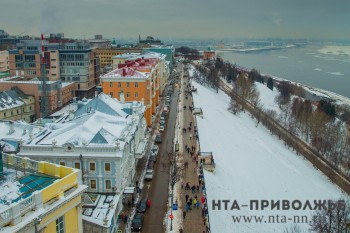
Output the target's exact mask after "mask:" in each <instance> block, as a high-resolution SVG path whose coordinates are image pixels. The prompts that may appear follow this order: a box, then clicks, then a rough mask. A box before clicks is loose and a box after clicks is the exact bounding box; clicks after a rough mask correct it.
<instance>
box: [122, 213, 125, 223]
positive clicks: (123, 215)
mask: <svg viewBox="0 0 350 233" xmlns="http://www.w3.org/2000/svg"><path fill="white" fill-rule="evenodd" d="M124 217H125V214H124V212H122V222H124Z"/></svg>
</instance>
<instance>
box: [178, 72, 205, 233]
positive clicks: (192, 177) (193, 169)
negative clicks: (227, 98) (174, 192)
mask: <svg viewBox="0 0 350 233" xmlns="http://www.w3.org/2000/svg"><path fill="white" fill-rule="evenodd" d="M183 84H184V85H182V88H181V101H182V106H181V108H182V109H181V111H182V117H183V118H182V122H181V123H182V124H181V125H180V131H181V132H180V133H181V134H182V142H181V143H183V144H182V146H181V147H180V148H181V149H182V150H181V152H180V153H182V155H183V158H182V161H183V162H184V166H185V169H184V171H183V180H182V181H181V186H182V188H181V192H180V198H181V206H180V209H181V211H185V213H186V216H185V218H184V219H183V232H184V233H187V232H190V233H197V232H198V233H203V232H207V229H206V223H205V222H204V220H203V217H202V216H206V214H205V212H207V211H205V209H203V207H204V206H205V205H204V203H205V201H206V199H205V196H204V195H203V192H202V188H203V184H204V182H202V181H199V174H200V173H199V166H200V163H199V161H198V159H197V155H198V151H199V149H198V144H197V140H196V133H195V130H194V129H195V119H194V116H193V114H192V111H191V110H190V109H189V106H192V107H193V102H192V96H191V95H190V94H187V99H186V97H185V96H186V95H185V90H186V88H187V85H188V78H184V79H183ZM184 106H186V109H185V108H184ZM190 125H191V126H190ZM185 129H186V131H185ZM186 148H188V149H186ZM187 164H188V165H187ZM186 184H188V185H187V186H188V187H187V188H186V187H185V186H186ZM191 188H192V189H193V188H194V191H192V190H191ZM186 195H188V200H187V202H186ZM195 199H196V200H195ZM191 200H192V201H191ZM204 200H205V201H204ZM190 201H191V202H190ZM196 201H198V202H199V203H200V204H199V205H198V207H196V206H195V205H194V203H195V202H196ZM187 203H188V204H190V203H191V204H190V208H189V209H188V206H187V207H186V204H187ZM188 204H187V205H188ZM186 209H188V210H187V211H186ZM184 215H185V214H184V212H183V216H184ZM204 219H206V217H204Z"/></svg>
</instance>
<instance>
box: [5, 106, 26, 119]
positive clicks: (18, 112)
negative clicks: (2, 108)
mask: <svg viewBox="0 0 350 233" xmlns="http://www.w3.org/2000/svg"><path fill="white" fill-rule="evenodd" d="M29 110H30V111H31V110H32V106H29ZM22 112H24V108H22ZM17 114H20V111H19V109H17ZM11 116H13V110H11ZM4 117H6V112H4Z"/></svg>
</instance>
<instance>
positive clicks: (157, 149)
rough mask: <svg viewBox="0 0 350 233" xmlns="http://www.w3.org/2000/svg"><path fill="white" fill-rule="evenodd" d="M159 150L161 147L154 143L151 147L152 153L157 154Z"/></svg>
mask: <svg viewBox="0 0 350 233" xmlns="http://www.w3.org/2000/svg"><path fill="white" fill-rule="evenodd" d="M158 151H159V147H158V146H157V145H153V146H152V148H151V155H154V156H157V154H158Z"/></svg>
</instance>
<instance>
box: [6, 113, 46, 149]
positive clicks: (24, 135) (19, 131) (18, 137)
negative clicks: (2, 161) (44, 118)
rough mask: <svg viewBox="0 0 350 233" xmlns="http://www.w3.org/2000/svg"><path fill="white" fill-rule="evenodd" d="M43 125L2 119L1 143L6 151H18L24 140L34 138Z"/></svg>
mask: <svg viewBox="0 0 350 233" xmlns="http://www.w3.org/2000/svg"><path fill="white" fill-rule="evenodd" d="M42 129H43V127H41V126H37V125H32V124H28V123H26V122H23V121H5V120H1V121H0V144H1V146H2V148H3V151H4V152H8V153H17V152H18V151H19V146H20V144H21V143H22V141H27V140H30V139H33V138H34V137H35V135H37V134H39V133H41V132H42Z"/></svg>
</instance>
